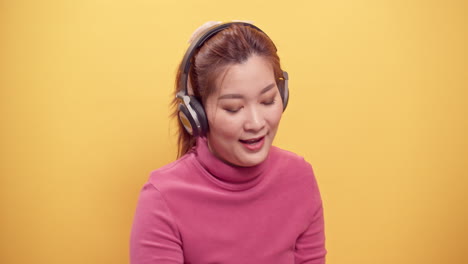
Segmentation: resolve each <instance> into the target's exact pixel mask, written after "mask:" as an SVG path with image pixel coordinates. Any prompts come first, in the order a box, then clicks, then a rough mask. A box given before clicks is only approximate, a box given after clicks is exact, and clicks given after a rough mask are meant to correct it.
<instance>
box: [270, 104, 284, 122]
mask: <svg viewBox="0 0 468 264" xmlns="http://www.w3.org/2000/svg"><path fill="white" fill-rule="evenodd" d="M282 116H283V108H282V107H276V108H275V109H274V110H273V111H271V112H268V113H267V114H266V118H267V120H268V123H269V124H270V126H278V125H279V122H280V121H281V117H282Z"/></svg>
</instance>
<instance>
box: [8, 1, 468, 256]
mask: <svg viewBox="0 0 468 264" xmlns="http://www.w3.org/2000/svg"><path fill="white" fill-rule="evenodd" d="M467 11H468V3H467V2H466V1H462V0H460V1H456V0H449V1H424V0H416V1H408V0H395V1H391V0H388V1H373V0H352V1H343V0H341V1H338V0H335V1H333V0H331V1H330V0H326V1H325V0H320V1H305V0H304V1H276V2H275V1H254V0H245V1H244V0H242V1H241V0H238V1H219V0H218V1H206V0H198V1H169V0H167V1H158V0H152V1H150V0H132V1H130V0H127V1H123V0H119V1H115V0H113V1H111V0H106V1H105V0H80V1H62V0H55V1H54V0H44V1H23V0H11V1H7V0H3V1H1V2H0V45H1V46H0V52H1V53H0V55H1V57H0V67H1V68H0V72H1V75H0V77H1V78H0V81H1V83H0V85H1V99H0V100H1V101H0V109H1V121H0V124H1V142H0V143H1V145H0V154H1V167H0V169H1V182H0V186H1V187H0V188H1V189H0V201H1V204H0V205H1V216H0V221H1V222H0V243H1V244H0V245H1V251H0V253H1V255H0V263H2V264H17V263H44V264H46V263H47V264H55V263H57V264H58V263H68V264H74V263H112V264H115V263H127V262H128V238H129V232H130V228H131V223H132V218H133V213H134V210H135V205H136V202H137V197H138V194H139V190H140V188H141V187H142V185H143V184H144V182H145V181H146V179H147V178H148V175H149V173H150V171H152V170H154V169H156V168H158V167H160V166H162V165H164V164H166V163H168V162H171V161H173V160H174V158H175V155H176V152H175V137H174V133H175V130H174V128H173V126H172V123H171V121H169V119H168V115H169V109H168V106H169V102H170V100H171V99H172V97H171V92H172V89H173V83H174V75H175V71H176V67H177V64H178V63H179V61H180V60H181V58H182V55H183V53H184V51H185V49H186V48H187V44H186V41H187V40H188V38H189V36H190V35H191V33H192V31H193V30H194V29H195V28H197V27H198V26H199V25H201V24H202V23H203V22H205V21H208V20H222V21H228V20H232V19H244V20H252V21H254V22H255V23H256V25H257V26H259V27H260V28H262V29H263V30H264V31H265V32H267V34H268V35H269V36H270V37H271V38H272V39H273V40H274V41H275V43H276V45H277V47H278V49H279V54H280V56H281V59H282V63H283V66H284V69H286V70H287V71H288V72H289V75H290V79H291V80H290V89H291V100H290V104H289V107H288V109H287V111H286V112H285V114H284V116H283V120H282V124H281V127H280V131H279V134H278V136H277V139H276V145H278V146H280V147H283V148H285V149H289V150H292V151H294V152H296V153H298V154H300V155H303V156H305V157H306V159H307V160H308V161H310V162H311V163H312V165H313V167H314V169H315V173H316V176H317V180H318V182H319V184H320V188H321V192H322V196H323V200H324V206H325V217H326V235H327V249H328V251H329V254H328V261H327V263H331V264H344V263H346V264H347V263H352V264H354V263H355V264H386V263H388V264H390V263H392V264H394V263H399V264H400V263H408V264H427V263H450V264H464V263H468V255H467V252H468V230H467V229H468V199H467V192H468V191H467V189H468V179H467V178H468V177H467V176H468V173H467V170H468V151H467V149H468V139H467V135H468V131H467V130H468V124H467V114H468V113H467V112H468V107H467V99H468V92H467V89H468V77H467V76H468V65H467V62H468V56H467V55H468V54H467V50H468V49H467V47H468V43H467V40H468V36H467V35H468V21H467V17H468V12H467ZM240 243H242V242H241V241H240Z"/></svg>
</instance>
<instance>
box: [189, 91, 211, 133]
mask: <svg viewBox="0 0 468 264" xmlns="http://www.w3.org/2000/svg"><path fill="white" fill-rule="evenodd" d="M190 106H191V107H192V109H193V110H194V111H195V113H197V118H198V122H200V126H201V131H199V132H200V133H199V136H204V135H206V132H208V119H207V118H206V113H205V109H204V108H203V106H202V104H201V103H200V102H199V101H198V100H197V99H196V98H195V97H194V96H190Z"/></svg>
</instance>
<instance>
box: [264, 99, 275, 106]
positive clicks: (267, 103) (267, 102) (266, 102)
mask: <svg viewBox="0 0 468 264" xmlns="http://www.w3.org/2000/svg"><path fill="white" fill-rule="evenodd" d="M274 103H275V99H272V100H268V101H264V102H263V104H264V105H272V104H274Z"/></svg>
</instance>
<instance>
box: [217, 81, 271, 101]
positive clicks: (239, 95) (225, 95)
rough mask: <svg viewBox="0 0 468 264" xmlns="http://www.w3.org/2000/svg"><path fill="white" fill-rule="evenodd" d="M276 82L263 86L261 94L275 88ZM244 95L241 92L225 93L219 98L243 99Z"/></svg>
mask: <svg viewBox="0 0 468 264" xmlns="http://www.w3.org/2000/svg"><path fill="white" fill-rule="evenodd" d="M275 85H276V84H275V83H272V84H269V85H267V86H266V87H265V88H263V89H262V90H261V91H260V94H264V93H266V92H268V91H269V90H271V89H273V88H274V87H275ZM243 98H244V96H243V95H241V94H224V95H221V96H220V97H218V100H222V99H243Z"/></svg>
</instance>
